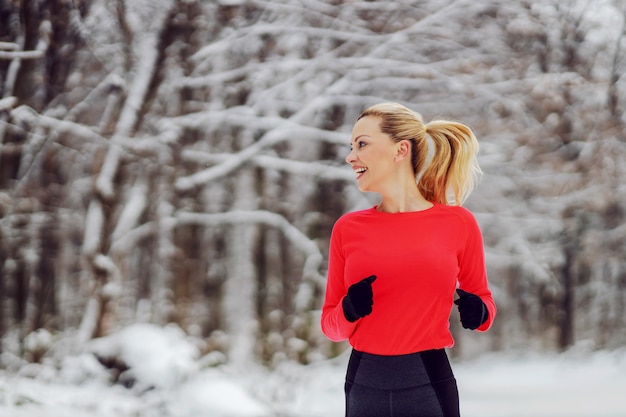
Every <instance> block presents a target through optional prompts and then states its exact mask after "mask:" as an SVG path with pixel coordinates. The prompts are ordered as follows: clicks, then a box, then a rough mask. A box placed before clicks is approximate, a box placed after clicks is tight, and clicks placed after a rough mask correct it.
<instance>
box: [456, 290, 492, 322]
mask: <svg viewBox="0 0 626 417" xmlns="http://www.w3.org/2000/svg"><path fill="white" fill-rule="evenodd" d="M456 293H457V294H458V295H459V298H458V299H457V300H456V301H455V302H454V304H456V305H457V306H459V314H460V315H461V324H462V325H463V327H464V328H466V329H470V330H476V329H477V328H478V327H480V325H481V324H483V323H484V322H486V321H487V319H488V318H489V311H488V310H487V306H485V303H483V300H481V299H480V297H479V296H477V295H476V294H472V293H469V292H467V291H463V290H462V289H460V288H459V289H458V290H456Z"/></svg>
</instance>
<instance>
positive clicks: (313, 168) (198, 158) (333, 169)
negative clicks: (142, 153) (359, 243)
mask: <svg viewBox="0 0 626 417" xmlns="http://www.w3.org/2000/svg"><path fill="white" fill-rule="evenodd" d="M231 155H232V154H211V153H203V152H197V151H192V150H185V151H183V153H182V157H183V159H184V160H186V161H193V162H195V163H198V164H220V163H222V162H223V161H225V160H227V159H229V158H230V157H231ZM251 162H252V163H253V164H254V165H256V166H258V167H262V168H266V169H276V170H279V171H285V172H289V173H291V174H296V175H303V176H312V177H317V178H323V179H329V180H342V181H347V182H354V174H353V173H352V171H351V170H349V169H347V168H339V167H337V166H333V165H326V164H322V163H319V162H306V161H294V160H289V159H285V158H279V157H276V156H268V155H257V156H254V157H252V158H251Z"/></svg>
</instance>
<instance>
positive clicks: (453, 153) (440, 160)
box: [417, 120, 481, 206]
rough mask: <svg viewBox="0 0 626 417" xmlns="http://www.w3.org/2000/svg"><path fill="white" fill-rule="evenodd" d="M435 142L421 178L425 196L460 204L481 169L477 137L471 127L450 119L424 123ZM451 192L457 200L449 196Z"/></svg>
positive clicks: (420, 183)
mask: <svg viewBox="0 0 626 417" xmlns="http://www.w3.org/2000/svg"><path fill="white" fill-rule="evenodd" d="M424 129H425V131H426V133H427V134H428V135H429V136H430V138H431V139H432V142H433V146H434V149H433V151H434V152H433V156H432V158H431V160H430V163H429V164H428V165H427V166H426V169H425V170H424V172H423V174H422V175H421V176H420V178H419V181H418V184H417V185H418V188H419V190H420V192H421V193H422V195H423V196H424V198H426V199H427V200H429V201H433V202H437V203H440V204H446V205H451V204H454V205H458V206H460V205H461V204H462V203H463V202H464V201H465V199H466V198H467V197H468V196H469V194H470V193H471V192H472V190H473V189H474V186H475V184H476V180H477V179H478V176H479V175H480V173H481V170H480V167H479V166H478V161H477V159H476V154H477V153H478V141H477V140H476V137H475V136H474V133H473V132H472V131H471V129H470V128H469V127H467V126H466V125H464V124H462V123H458V122H451V121H447V120H434V121H431V122H429V123H427V124H426V125H425V126H424ZM449 192H451V193H452V196H453V197H454V200H452V201H450V200H449V199H448V193H449Z"/></svg>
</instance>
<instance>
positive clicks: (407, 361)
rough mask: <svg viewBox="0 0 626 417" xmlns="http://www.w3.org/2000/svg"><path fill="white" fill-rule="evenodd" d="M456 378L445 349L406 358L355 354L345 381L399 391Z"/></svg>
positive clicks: (353, 353) (412, 354) (363, 353)
mask: <svg viewBox="0 0 626 417" xmlns="http://www.w3.org/2000/svg"><path fill="white" fill-rule="evenodd" d="M451 378H454V375H453V373H452V369H451V368H450V362H449V361H448V356H447V355H446V352H445V350H444V349H435V350H427V351H424V352H416V353H410V354H407V355H393V356H385V355H375V354H372V353H365V352H360V351H358V350H352V354H351V355H350V361H349V363H348V371H347V374H346V380H347V381H349V382H352V383H355V384H359V385H365V386H368V387H372V388H377V389H385V390H396V389H406V388H412V387H417V386H421V385H426V384H432V383H436V382H440V381H445V380H448V379H451Z"/></svg>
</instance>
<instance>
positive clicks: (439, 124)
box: [357, 103, 481, 206]
mask: <svg viewBox="0 0 626 417" xmlns="http://www.w3.org/2000/svg"><path fill="white" fill-rule="evenodd" d="M367 116H374V117H379V118H380V119H381V122H380V130H381V131H382V132H383V133H385V134H387V135H389V136H390V137H391V139H392V140H394V141H395V142H400V141H403V140H408V141H409V142H410V143H411V165H412V166H413V172H414V173H415V176H416V179H417V186H418V189H419V191H420V192H421V193H422V196H423V197H424V198H425V199H427V200H429V201H432V202H436V203H440V204H446V205H459V206H460V205H461V204H462V203H463V202H464V201H465V199H466V198H467V197H468V196H469V194H470V193H471V192H472V190H473V189H474V186H475V184H476V181H477V179H478V176H479V174H480V173H481V170H480V167H479V165H478V161H477V159H476V155H477V153H478V140H477V139H476V136H474V133H473V132H472V130H471V129H470V128H469V127H467V126H466V125H464V124H463V123H459V122H454V121H449V120H433V121H431V122H429V123H426V124H424V122H423V120H422V116H421V115H420V114H419V113H417V112H415V111H413V110H411V109H409V108H407V107H405V106H403V105H401V104H398V103H380V104H376V105H374V106H372V107H369V108H367V109H366V110H365V111H363V113H361V115H360V116H359V118H358V119H357V120H359V119H362V118H363V117H367ZM427 134H428V136H430V138H431V139H432V143H433V152H432V158H431V159H430V161H428V156H429V152H428V150H429V148H428V140H427V138H426V135H427ZM424 167H425V168H424ZM422 169H423V172H422ZM450 193H451V194H452V197H453V200H450V199H449V194H450Z"/></svg>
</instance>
